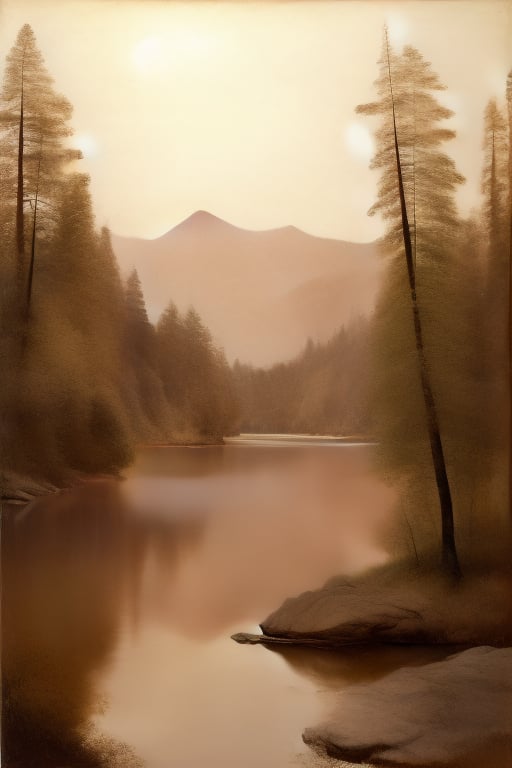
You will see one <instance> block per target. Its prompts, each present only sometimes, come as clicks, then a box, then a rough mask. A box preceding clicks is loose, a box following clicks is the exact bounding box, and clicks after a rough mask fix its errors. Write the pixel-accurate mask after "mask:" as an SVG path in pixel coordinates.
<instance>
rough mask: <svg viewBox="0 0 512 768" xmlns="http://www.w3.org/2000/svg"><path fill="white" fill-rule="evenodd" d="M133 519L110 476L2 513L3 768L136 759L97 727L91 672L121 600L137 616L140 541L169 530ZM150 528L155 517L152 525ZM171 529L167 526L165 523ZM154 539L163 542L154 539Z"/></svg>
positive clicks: (102, 663)
mask: <svg viewBox="0 0 512 768" xmlns="http://www.w3.org/2000/svg"><path fill="white" fill-rule="evenodd" d="M153 527H155V526H154V523H151V522H149V521H146V520H144V519H142V518H139V519H137V520H135V519H133V518H131V517H130V516H129V515H128V513H127V512H126V510H125V508H124V507H123V505H122V503H121V502H120V499H119V494H118V486H117V485H116V484H107V483H104V484H103V483H102V484H91V485H88V486H86V487H84V488H82V489H81V490H80V491H79V492H70V493H65V494H62V495H60V496H57V497H52V498H47V499H42V500H41V501H40V502H38V503H37V505H36V506H35V508H33V509H31V510H30V511H29V512H28V513H24V512H23V511H22V512H21V513H20V512H19V510H18V509H16V510H14V509H7V510H6V511H5V514H4V516H3V521H2V577H3V605H2V623H3V648H2V673H3V714H2V758H3V760H4V764H5V765H6V767H7V768H26V766H27V765H35V764H37V766H38V768H50V766H52V768H54V766H60V765H70V766H72V768H82V766H84V767H87V768H89V767H90V768H95V767H96V766H98V768H99V766H109V768H110V767H113V766H116V767H117V766H119V768H121V766H122V768H129V766H136V765H139V764H140V761H139V760H138V758H136V757H135V755H134V754H133V753H132V752H131V750H130V749H129V747H127V746H126V745H123V744H118V743H116V742H114V741H113V740H111V739H109V738H108V737H106V736H103V735H101V734H98V733H96V732H95V730H94V728H93V726H92V724H91V719H92V718H93V716H94V715H95V714H97V713H99V712H100V711H101V709H102V702H101V700H100V699H99V697H98V694H97V691H96V690H95V685H94V680H93V677H94V676H96V675H97V674H98V673H100V672H101V671H102V670H104V669H105V668H106V667H107V666H108V664H109V661H110V658H111V657H112V654H113V653H114V650H115V647H116V644H117V640H118V635H119V632H120V623H121V619H122V616H123V612H124V609H125V608H126V607H128V610H129V612H130V613H131V614H132V615H131V619H132V621H133V620H136V617H137V614H138V612H139V592H140V582H141V578H142V571H143V566H144V563H145V560H146V555H147V550H148V546H150V541H151V540H152V539H153V540H155V538H156V539H160V537H161V536H163V537H164V538H165V544H166V545H167V547H166V551H167V556H168V557H169V555H171V559H172V553H171V550H172V537H173V532H172V530H167V531H162V530H152V529H153ZM157 527H158V526H157ZM171 528H172V526H171ZM161 543H162V542H161Z"/></svg>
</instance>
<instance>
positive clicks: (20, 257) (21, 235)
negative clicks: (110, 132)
mask: <svg viewBox="0 0 512 768" xmlns="http://www.w3.org/2000/svg"><path fill="white" fill-rule="evenodd" d="M23 121H24V115H23V69H22V73H21V106H20V123H19V129H18V186H17V191H16V252H17V276H18V289H19V292H20V295H21V293H22V291H23V278H24V273H25V221H24V212H23V152H24V136H23V129H24V123H23Z"/></svg>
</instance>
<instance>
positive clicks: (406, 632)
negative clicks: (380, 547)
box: [233, 568, 512, 648]
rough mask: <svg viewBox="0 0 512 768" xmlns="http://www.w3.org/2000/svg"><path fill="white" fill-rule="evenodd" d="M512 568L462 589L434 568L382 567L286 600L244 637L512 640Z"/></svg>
mask: <svg viewBox="0 0 512 768" xmlns="http://www.w3.org/2000/svg"><path fill="white" fill-rule="evenodd" d="M511 596H512V579H511V577H510V574H499V575H496V574H494V575H489V574H485V573H479V574H474V575H473V576H468V577H467V578H464V579H463V580H462V582H461V583H460V584H458V585H457V586H456V587H453V586H450V585H449V584H447V583H446V582H445V581H444V580H443V579H442V578H440V577H439V575H438V574H436V573H433V572H421V571H416V570H415V571H405V570H403V569H400V568H380V569H377V570H375V571H373V572H370V573H369V574H367V575H365V576H362V577H359V578H358V579H357V580H354V581H348V580H347V579H346V578H342V577H340V578H336V579H332V580H331V581H329V582H328V583H327V584H326V585H325V586H324V587H322V588H321V589H319V590H315V591H313V592H304V593H303V594H302V595H299V596H298V597H294V598H290V599H289V600H286V601H285V602H284V603H283V605H282V606H281V607H280V608H278V610H277V611H275V612H274V613H272V614H271V615H270V616H269V617H268V618H267V619H265V621H263V622H262V624H261V629H262V632H263V634H262V635H249V634H244V633H239V634H237V635H233V639H234V640H236V641H237V642H242V643H266V644H285V643H286V644H291V643H293V644H298V645H299V644H300V645H311V646H314V647H319V648H333V647H340V646H344V645H354V644H379V643H399V644H418V645H419V644H421V645H426V644H427V645H428V644H432V643H435V644H447V645H452V644H453V645H465V646H472V645H474V646H476V645H487V644H488V645H507V644H508V643H510V641H511V639H512V632H511V629H512V612H511V604H512V601H511Z"/></svg>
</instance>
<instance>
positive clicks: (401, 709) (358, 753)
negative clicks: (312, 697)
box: [303, 647, 512, 768]
mask: <svg viewBox="0 0 512 768" xmlns="http://www.w3.org/2000/svg"><path fill="white" fill-rule="evenodd" d="M303 739H304V741H305V742H306V744H308V745H309V746H311V747H312V748H313V749H314V750H315V751H317V752H318V753H320V754H324V755H328V756H330V757H335V758H338V759H340V760H348V761H351V762H355V763H360V762H362V761H365V762H369V763H370V764H372V765H380V766H396V767H398V766H401V767H402V768H405V767H406V766H407V768H415V767H418V768H420V766H421V768H441V766H443V767H444V768H484V766H485V767H488V768H511V766H512V649H510V648H507V649H495V648H489V647H478V648H472V649H470V650H468V651H464V652H462V653H458V654H456V655H454V656H450V657H449V658H448V659H446V660H445V661H441V662H436V663H434V664H428V665H426V666H423V667H405V668H402V669H400V670H398V671H396V672H392V673H391V674H389V675H387V676H386V677H384V678H382V679H380V680H378V681H376V682H371V683H364V684H356V685H352V686H348V687H347V688H345V689H344V690H343V691H342V692H341V693H338V694H337V695H336V704H335V707H334V711H333V712H332V714H331V716H330V718H329V720H328V721H327V722H326V723H324V724H322V725H319V726H317V727H314V728H309V729H307V730H306V731H305V732H304V734H303Z"/></svg>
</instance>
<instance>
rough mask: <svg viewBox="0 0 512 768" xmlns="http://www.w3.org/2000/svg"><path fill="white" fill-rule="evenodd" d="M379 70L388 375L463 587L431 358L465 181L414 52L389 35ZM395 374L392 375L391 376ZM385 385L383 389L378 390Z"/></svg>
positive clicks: (446, 564) (394, 410)
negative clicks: (419, 451)
mask: <svg viewBox="0 0 512 768" xmlns="http://www.w3.org/2000/svg"><path fill="white" fill-rule="evenodd" d="M379 64H380V75H379V78H378V80H377V81H376V87H377V92H378V95H379V100H378V101H376V102H373V103H371V104H365V105H361V106H359V107H358V108H357V111H358V112H361V113H363V114H368V115H377V116H379V117H380V118H381V122H380V126H379V128H378V130H377V132H376V138H377V151H376V155H375V157H374V159H373V161H372V166H371V167H372V168H376V169H379V170H380V171H381V176H380V181H379V191H378V200H377V202H376V204H375V205H374V206H373V208H372V209H371V211H370V213H371V214H374V213H380V214H381V215H382V217H383V218H384V220H385V221H386V222H387V232H386V236H385V237H384V239H383V246H384V249H385V251H386V252H387V253H388V254H389V255H390V256H391V263H390V266H389V268H388V274H387V286H386V288H385V291H386V292H387V297H386V300H385V301H386V303H384V297H383V296H381V303H380V314H381V323H380V324H381V329H382V333H383V334H384V336H383V339H384V340H385V341H387V345H388V349H387V350H386V352H387V354H388V355H389V359H388V361H387V365H388V366H400V370H401V372H402V374H403V376H402V377H401V378H402V382H404V381H406V382H407V386H406V391H404V390H403V389H402V397H404V396H405V398H406V399H408V400H409V402H410V403H412V404H413V409H414V411H415V412H417V413H418V414H421V417H420V418H421V421H422V422H423V426H422V425H421V422H420V423H419V424H418V426H419V428H420V433H419V434H422V435H425V436H426V437H427V439H428V444H429V452H430V457H431V461H432V466H433V470H434V477H435V483H436V487H437V494H438V502H439V506H440V512H441V524H442V563H443V568H444V569H445V570H446V571H447V572H448V573H450V574H452V575H453V576H455V577H457V576H458V575H459V573H460V569H459V563H458V556H457V550H456V545H455V532H454V515H453V501H452V491H451V488H450V483H449V480H448V473H447V462H446V455H445V444H444V441H443V440H442V438H441V429H440V419H439V400H438V398H437V397H436V396H435V392H434V387H433V376H432V361H431V360H429V357H428V353H429V350H430V349H431V348H432V341H433V337H434V333H435V319H434V318H435V308H434V306H433V303H432V300H431V299H432V296H433V295H434V296H435V291H436V288H437V287H438V285H439V284H440V279H441V278H442V275H443V270H444V266H445V263H446V260H447V259H449V257H450V252H451V250H452V249H453V248H454V246H455V242H456V235H457V229H458V221H457V215H456V207H455V201H454V192H455V189H456V186H457V185H458V184H459V183H461V182H462V181H463V179H462V177H461V176H460V175H459V174H458V173H457V171H456V169H455V167H454V164H453V162H452V161H451V159H450V158H449V157H448V156H447V155H446V154H444V153H443V152H442V151H441V149H440V146H441V144H442V143H443V142H444V141H446V140H447V139H449V138H452V137H453V135H454V134H453V132H452V131H450V130H447V129H446V128H444V127H441V126H439V123H440V122H441V121H443V120H445V119H447V118H448V117H450V116H451V112H450V111H449V110H447V109H446V108H444V107H442V106H441V105H439V104H438V102H437V101H436V99H435V98H434V96H433V94H432V92H433V91H439V90H442V88H443V86H442V85H441V83H440V81H439V79H438V77H437V75H435V73H433V72H432V70H431V68H430V64H428V63H427V62H425V61H424V59H423V58H422V56H421V54H420V53H419V52H418V51H417V50H415V49H414V48H411V47H407V48H405V49H404V51H403V53H402V55H401V56H398V55H396V54H395V53H394V52H393V51H392V50H391V48H390V45H389V41H388V36H387V30H386V31H385V37H384V46H383V53H382V55H381V58H380V60H379ZM438 301H439V296H437V297H436V302H438ZM434 303H435V302H434ZM407 315H408V318H407ZM425 316H426V319H427V322H425ZM411 320H412V323H411ZM413 356H414V358H415V364H414V368H415V372H414V373H413V372H412V369H411V363H412V360H413ZM397 370H398V369H397V368H395V370H394V373H395V374H396V373H397ZM411 374H412V375H411ZM386 375H388V374H387V373H385V374H384V378H385V377H386ZM389 383H390V382H389V381H388V382H387V385H389ZM379 384H380V387H382V386H383V385H384V387H386V384H385V383H384V382H383V381H382V380H381V381H380V382H379ZM397 394H398V393H397V391H396V390H395V391H394V392H393V391H392V390H389V389H387V391H386V392H385V397H386V398H387V402H386V408H387V410H388V411H389V413H390V414H391V421H392V422H394V423H393V424H392V426H391V429H392V431H394V432H395V441H397V442H399V441H400V440H403V441H404V442H406V440H405V435H406V434H407V430H408V425H407V423H406V422H405V423H404V415H405V413H406V409H405V408H404V401H401V402H400V401H399V400H398V397H397ZM409 412H410V411H409ZM397 427H398V429H397ZM402 430H404V434H403V435H401V434H400V433H401V432H402ZM405 450H407V449H406V448H405Z"/></svg>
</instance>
